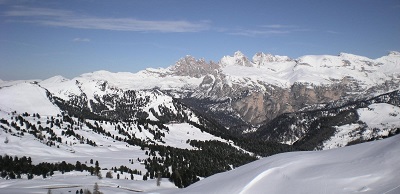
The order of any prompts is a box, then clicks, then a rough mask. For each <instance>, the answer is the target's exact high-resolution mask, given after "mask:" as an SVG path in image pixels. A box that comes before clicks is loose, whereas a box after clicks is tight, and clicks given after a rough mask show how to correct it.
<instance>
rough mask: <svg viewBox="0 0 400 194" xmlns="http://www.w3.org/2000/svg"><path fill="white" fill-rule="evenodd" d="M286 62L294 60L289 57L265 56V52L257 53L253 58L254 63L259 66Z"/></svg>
mask: <svg viewBox="0 0 400 194" xmlns="http://www.w3.org/2000/svg"><path fill="white" fill-rule="evenodd" d="M285 61H292V59H291V58H289V57H288V56H279V55H272V54H269V53H267V54H265V53H263V52H259V53H256V54H255V55H254V56H253V63H254V64H256V65H257V66H263V65H266V64H268V63H273V62H285Z"/></svg>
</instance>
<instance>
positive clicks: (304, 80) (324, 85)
mask: <svg viewBox="0 0 400 194" xmlns="http://www.w3.org/2000/svg"><path fill="white" fill-rule="evenodd" d="M399 61H400V55H399V54H398V53H397V52H392V53H390V54H389V55H388V56H384V57H381V58H379V59H374V60H373V59H368V58H366V57H361V56H356V55H352V54H346V53H341V54H340V55H338V56H329V55H326V56H325V55H323V56H304V57H301V58H299V59H296V60H294V59H290V58H289V57H286V56H274V55H271V54H264V53H257V54H255V55H254V56H253V58H252V60H249V59H248V58H247V57H246V56H244V54H243V53H241V52H239V51H238V52H236V53H235V54H234V55H233V56H225V57H223V58H222V59H221V60H220V61H219V62H218V63H213V62H210V63H206V62H205V61H204V60H195V59H194V58H192V57H186V58H184V59H181V60H179V61H178V62H177V65H175V66H174V67H173V68H172V69H173V71H174V72H175V73H176V74H179V75H186V76H194V77H202V82H201V83H200V85H199V86H198V89H197V90H196V91H194V92H193V93H190V94H186V96H185V98H192V99H193V98H195V99H200V100H204V101H205V100H207V101H210V100H211V101H215V102H218V101H221V100H227V99H229V103H225V106H222V107H221V106H220V107H218V110H216V109H212V107H211V105H210V106H208V105H207V103H203V105H202V106H205V107H204V108H205V109H210V108H211V109H210V110H213V111H214V112H215V113H218V114H230V116H231V117H236V118H238V119H239V120H242V122H241V123H242V124H243V123H247V124H248V125H249V126H257V125H260V124H262V123H266V122H268V121H271V120H272V119H274V118H275V117H276V116H278V115H280V114H282V113H290V112H296V111H299V110H313V109H315V108H318V107H322V106H325V105H327V104H328V103H336V104H341V103H345V102H348V101H349V100H356V99H365V98H368V97H371V96H373V95H376V94H380V93H384V92H388V91H391V90H395V89H398V88H399V86H398V85H399V82H400V79H399V78H400V72H398V70H397V71H396V70H395V69H396V68H400V66H399ZM389 70H392V71H389ZM393 70H394V71H393ZM212 106H214V105H212ZM224 109H226V110H228V109H229V110H233V112H232V111H229V113H228V112H227V111H224ZM224 112H225V113H224ZM225 116H226V115H224V116H221V118H222V117H225ZM217 119H218V118H217ZM228 127H233V126H232V125H231V126H228Z"/></svg>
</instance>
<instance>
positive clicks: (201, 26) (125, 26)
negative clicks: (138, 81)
mask: <svg viewBox="0 0 400 194" xmlns="http://www.w3.org/2000/svg"><path fill="white" fill-rule="evenodd" d="M237 50H240V51H242V52H243V53H244V54H245V55H247V56H248V57H252V56H253V55H254V54H255V53H256V52H264V53H271V54H276V55H287V56H289V57H291V58H297V57H300V56H303V55H309V54H311V55H319V54H330V55H337V54H339V53H340V52H347V53H353V54H357V55H362V56H367V57H369V58H377V57H380V56H383V55H386V54H387V53H388V52H389V51H392V50H397V51H399V50H400V1H399V0H335V1H333V0H332V1H330V0H231V1H224V0H221V1H216V0H212V1H211V0H201V1H198V0H157V1H156V0H146V1H144V0H79V1H77V0H68V1H64V0H60V1H56V0H54V1H53V0H52V1H50V0H49V1H46V0H20V1H14V0H0V68H1V70H0V79H2V80H16V79H46V78H49V77H52V76H55V75H63V76H64V77H67V78H73V77H76V76H79V75H80V74H82V73H87V72H92V71H97V70H108V71H112V72H120V71H126V72H137V71H139V70H142V69H145V68H147V67H153V68H157V67H168V66H171V65H173V64H174V63H175V62H176V61H177V60H179V59H180V58H181V57H184V56H185V55H192V56H194V57H196V58H205V59H206V60H208V61H209V60H213V61H219V60H220V59H221V57H223V56H225V55H233V53H234V52H235V51H237Z"/></svg>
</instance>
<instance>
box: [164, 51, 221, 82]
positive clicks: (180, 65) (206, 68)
mask: <svg viewBox="0 0 400 194" xmlns="http://www.w3.org/2000/svg"><path fill="white" fill-rule="evenodd" d="M218 67H219V66H218V64H216V63H214V62H212V61H210V62H209V63H207V62H206V61H205V60H204V59H203V58H201V59H198V60H196V58H194V57H192V56H190V55H187V56H185V57H184V58H181V59H179V60H178V61H177V62H176V63H175V65H174V66H172V67H171V70H172V71H173V72H174V74H175V75H178V76H189V77H196V78H200V77H202V76H204V75H207V74H210V73H212V72H213V71H214V70H215V69H217V68H218Z"/></svg>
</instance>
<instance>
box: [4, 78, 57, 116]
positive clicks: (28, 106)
mask: <svg viewBox="0 0 400 194" xmlns="http://www.w3.org/2000/svg"><path fill="white" fill-rule="evenodd" d="M0 110H2V111H6V112H13V111H17V112H19V113H23V112H29V113H39V114H41V115H57V114H58V113H60V109H59V108H58V107H57V106H56V105H54V104H53V103H51V101H49V98H48V97H47V94H46V90H44V89H43V88H41V87H40V86H38V85H37V84H32V83H25V82H21V83H17V84H14V85H11V86H5V87H2V88H0Z"/></svg>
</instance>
